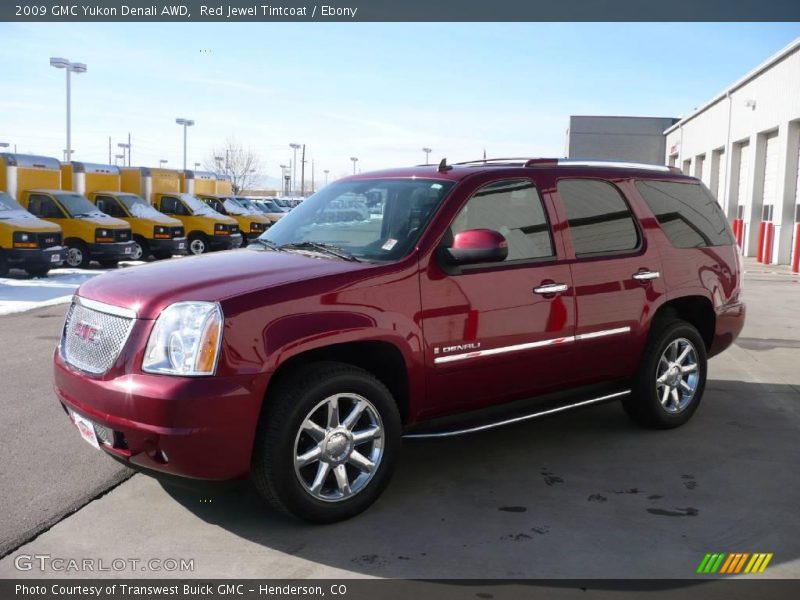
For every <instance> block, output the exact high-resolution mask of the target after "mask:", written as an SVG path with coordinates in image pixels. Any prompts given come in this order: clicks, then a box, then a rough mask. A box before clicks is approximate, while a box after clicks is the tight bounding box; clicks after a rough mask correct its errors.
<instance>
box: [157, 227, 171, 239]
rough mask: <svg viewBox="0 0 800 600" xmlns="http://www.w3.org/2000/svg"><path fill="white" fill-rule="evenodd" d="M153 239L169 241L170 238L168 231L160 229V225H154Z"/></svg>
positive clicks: (163, 228)
mask: <svg viewBox="0 0 800 600" xmlns="http://www.w3.org/2000/svg"><path fill="white" fill-rule="evenodd" d="M153 237H154V238H156V239H169V238H170V237H171V236H170V233H169V229H167V228H166V227H162V226H161V225H156V227H155V229H154V230H153Z"/></svg>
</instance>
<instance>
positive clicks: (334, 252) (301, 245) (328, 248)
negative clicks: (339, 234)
mask: <svg viewBox="0 0 800 600" xmlns="http://www.w3.org/2000/svg"><path fill="white" fill-rule="evenodd" d="M284 249H297V250H316V251H317V252H324V253H325V254H330V255H331V256H336V257H337V258H342V259H344V260H350V261H355V262H360V261H359V260H358V259H357V258H356V257H355V256H353V255H352V254H350V253H349V252H348V251H347V250H345V249H344V248H341V247H339V246H337V245H336V244H328V243H325V242H293V243H291V244H283V245H282V246H281V250H284Z"/></svg>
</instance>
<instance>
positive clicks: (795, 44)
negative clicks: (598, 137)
mask: <svg viewBox="0 0 800 600" xmlns="http://www.w3.org/2000/svg"><path fill="white" fill-rule="evenodd" d="M797 50H800V38H796V39H795V40H794V41H792V42H791V43H790V44H789V45H788V46H786V47H784V48H783V49H781V50H779V51H778V52H777V53H775V54H773V55H772V56H770V57H769V58H768V59H767V60H765V61H764V62H762V63H761V64H760V65H758V66H757V67H756V68H755V69H752V70H751V71H748V72H747V73H746V74H745V75H744V76H743V77H741V78H739V79H737V80H736V81H735V82H733V83H732V84H731V85H729V86H728V87H727V88H725V89H724V90H723V91H722V92H720V93H719V94H717V95H716V96H714V97H713V98H712V99H711V100H709V101H708V102H706V103H705V104H703V105H702V106H700V108H697V109H695V110H694V111H692V114H690V115H689V116H688V117H685V118H683V119H681V120H680V121H678V122H677V123H675V124H674V125H672V126H670V127H668V128H667V129H665V130H664V135H667V134H668V133H672V132H673V131H675V130H676V129H678V128H680V127H682V126H683V125H684V124H685V123H687V122H689V121H691V120H692V119H694V118H695V117H696V116H697V115H699V114H700V113H703V112H705V111H706V110H708V109H709V108H711V107H712V106H714V105H715V104H716V103H717V102H719V101H720V100H723V99H725V98H727V97H728V95H730V94H731V93H733V92H735V91H736V90H738V89H739V88H740V87H742V86H743V85H745V84H746V83H749V82H750V81H752V80H753V79H755V78H756V77H758V76H759V75H761V74H762V73H763V72H764V71H767V70H768V69H770V68H771V67H772V66H774V65H776V64H777V63H779V62H781V61H782V60H783V59H784V58H786V57H787V56H789V55H790V54H793V53H794V52H796V51H797Z"/></svg>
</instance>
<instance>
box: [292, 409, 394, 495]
mask: <svg viewBox="0 0 800 600" xmlns="http://www.w3.org/2000/svg"><path fill="white" fill-rule="evenodd" d="M342 416H344V418H342ZM382 457H383V422H382V421H381V417H380V415H379V414H378V411H377V410H376V408H375V407H374V406H373V404H372V403H371V402H370V401H369V400H367V399H366V398H364V397H363V396H359V395H358V394H335V395H333V396H329V397H328V398H325V400H323V401H322V402H320V403H319V404H317V405H316V406H315V407H314V408H313V409H311V411H310V412H309V413H308V414H307V415H306V418H305V419H304V420H303V422H302V424H301V425H300V430H299V431H298V432H297V436H296V437H295V442H294V471H295V473H296V474H297V478H298V479H299V480H300V483H301V485H302V486H303V488H304V489H305V490H306V492H308V493H309V494H311V496H313V497H314V498H316V499H317V500H323V501H325V502H338V501H341V500H345V499H347V498H350V497H352V496H354V495H355V494H357V493H358V492H360V491H361V490H363V489H364V488H365V487H366V485H367V484H368V483H369V482H370V480H371V479H372V477H373V476H374V475H375V473H376V472H377V471H378V466H379V465H380V462H381V458H382Z"/></svg>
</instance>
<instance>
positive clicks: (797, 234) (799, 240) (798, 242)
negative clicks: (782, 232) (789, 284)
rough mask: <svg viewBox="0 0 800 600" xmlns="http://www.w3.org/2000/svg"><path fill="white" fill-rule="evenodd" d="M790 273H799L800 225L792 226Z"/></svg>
mask: <svg viewBox="0 0 800 600" xmlns="http://www.w3.org/2000/svg"><path fill="white" fill-rule="evenodd" d="M792 272H793V273H800V223H795V225H794V260H792Z"/></svg>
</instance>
